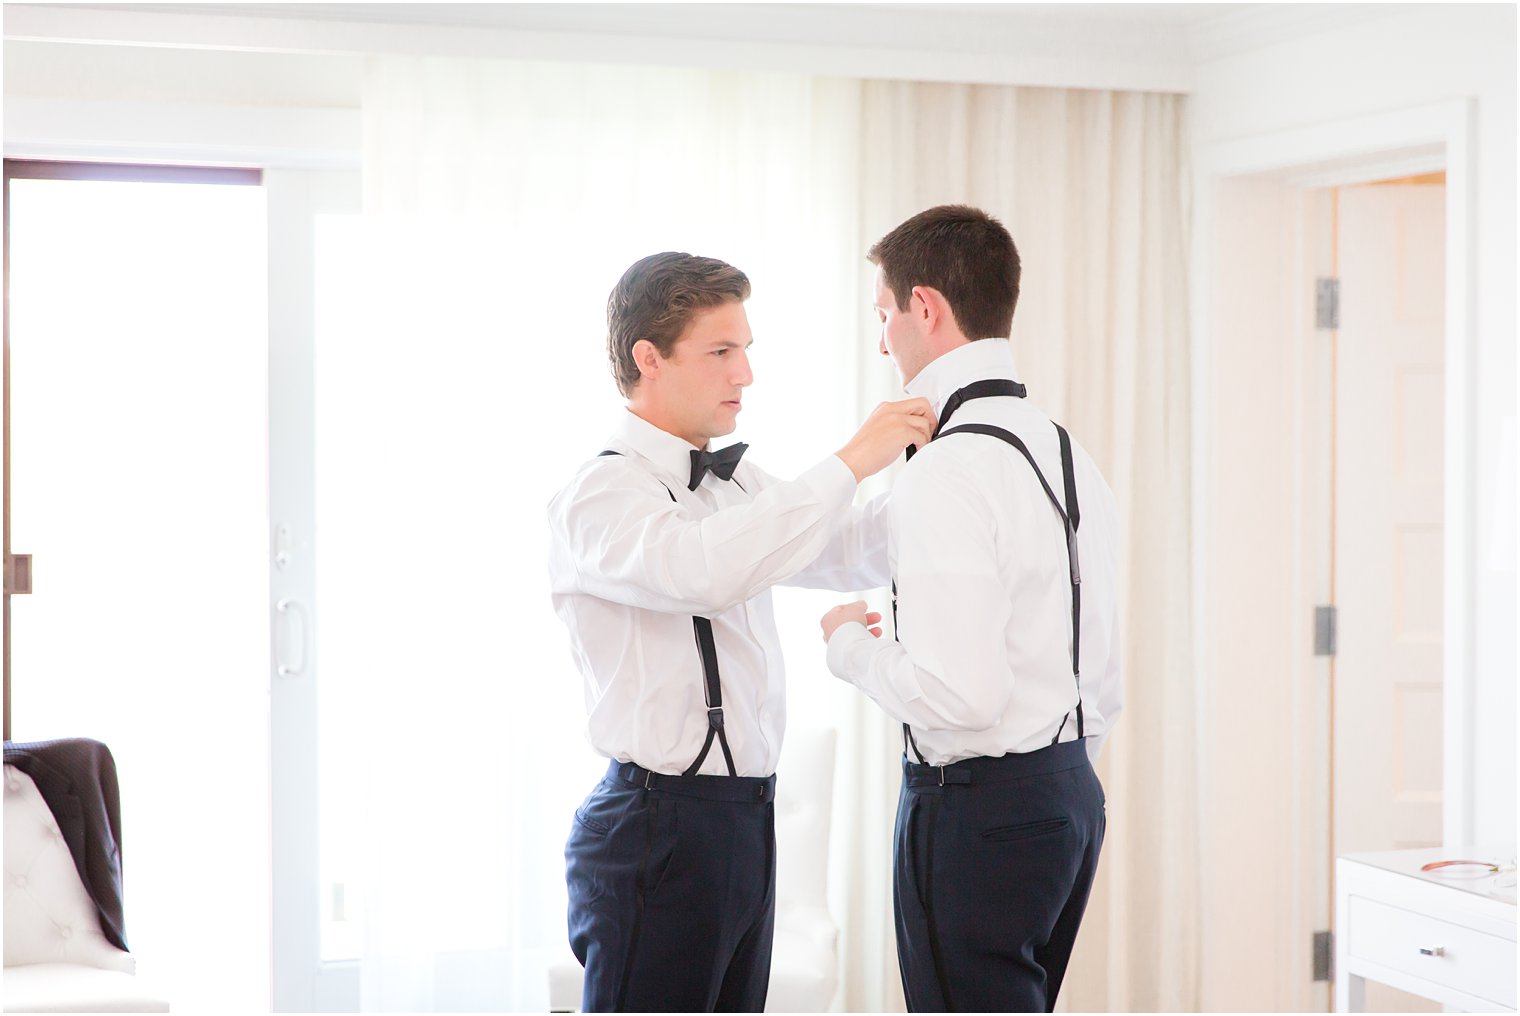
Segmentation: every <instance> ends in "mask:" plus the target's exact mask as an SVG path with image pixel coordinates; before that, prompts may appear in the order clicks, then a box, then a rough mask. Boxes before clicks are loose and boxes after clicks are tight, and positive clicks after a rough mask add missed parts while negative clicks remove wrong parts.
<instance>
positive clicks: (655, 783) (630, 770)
mask: <svg viewBox="0 0 1520 1016" xmlns="http://www.w3.org/2000/svg"><path fill="white" fill-rule="evenodd" d="M1070 743H1073V744H1075V743H1076V742H1070ZM607 778H608V779H609V780H617V781H619V782H621V783H623V784H625V785H626V786H630V787H642V788H643V789H645V790H658V791H660V793H662V794H677V795H680V796H682V797H698V798H701V799H702V800H704V801H739V802H743V801H759V802H769V801H774V800H775V799H776V777H775V775H774V774H772V775H770V776H671V775H669V774H668V773H656V772H652V771H650V770H648V769H645V768H644V767H643V766H641V765H639V764H638V763H637V762H619V761H618V760H617V759H613V760H612V763H611V764H610V765H609V766H608V767H607Z"/></svg>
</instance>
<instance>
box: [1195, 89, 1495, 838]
mask: <svg viewBox="0 0 1520 1016" xmlns="http://www.w3.org/2000/svg"><path fill="white" fill-rule="evenodd" d="M1474 117H1475V107H1474V103H1473V102H1472V101H1471V100H1466V99H1462V100H1453V101H1449V102H1439V103H1431V104H1427V105H1421V106H1413V107H1408V108H1406V109H1400V110H1395V111H1392V112H1388V113H1381V114H1377V115H1374V116H1366V117H1356V118H1351V119H1346V120H1337V121H1332V122H1328V123H1323V124H1316V125H1314V126H1312V127H1304V128H1298V129H1294V130H1287V131H1280V132H1274V133H1272V134H1262V135H1257V136H1254V137H1249V138H1242V139H1239V140H1235V141H1226V142H1220V143H1217V144H1213V145H1208V146H1205V147H1203V148H1202V149H1201V150H1200V151H1199V152H1198V156H1199V157H1198V160H1197V162H1196V163H1195V167H1196V171H1197V173H1198V177H1199V180H1200V181H1201V183H1202V186H1201V187H1200V188H1199V197H1198V203H1197V206H1196V212H1197V214H1196V216H1195V220H1194V241H1195V242H1194V265H1193V270H1194V276H1193V278H1194V288H1193V296H1192V308H1191V311H1192V323H1193V330H1192V331H1193V335H1192V360H1193V364H1194V374H1195V376H1202V375H1204V374H1205V373H1206V369H1207V366H1208V364H1209V363H1210V350H1211V347H1212V346H1213V342H1212V341H1211V336H1210V334H1209V324H1210V322H1209V316H1208V312H1207V310H1208V296H1209V265H1208V263H1207V258H1206V256H1204V255H1203V253H1202V252H1205V251H1207V250H1208V247H1207V243H1208V241H1209V240H1210V238H1211V237H1212V230H1213V225H1214V224H1213V222H1212V218H1211V215H1210V212H1211V209H1210V208H1209V196H1210V194H1211V191H1212V185H1213V184H1214V183H1216V182H1217V181H1218V180H1220V179H1224V178H1229V177H1236V176H1251V175H1256V174H1261V173H1269V172H1280V173H1284V174H1285V175H1286V180H1287V182H1288V184H1289V185H1290V186H1293V187H1297V188H1301V189H1305V190H1310V189H1320V188H1327V187H1335V186H1344V185H1348V184H1354V183H1368V182H1371V181H1373V180H1378V179H1386V178H1388V177H1391V176H1402V175H1407V174H1411V173H1419V172H1428V171H1432V170H1437V169H1444V170H1445V172H1446V278H1445V295H1446V323H1445V335H1444V339H1443V356H1444V363H1445V370H1446V391H1445V399H1446V405H1445V427H1446V433H1445V438H1444V441H1445V443H1444V452H1445V465H1444V474H1445V475H1444V477H1443V479H1444V489H1445V492H1446V493H1445V503H1444V506H1443V510H1444V512H1445V515H1444V520H1445V521H1444V524H1445V537H1444V541H1443V547H1442V554H1443V583H1442V592H1443V595H1444V597H1445V600H1444V602H1445V607H1444V610H1443V616H1442V631H1443V633H1444V637H1445V651H1444V657H1443V661H1442V665H1443V673H1442V687H1443V691H1442V699H1443V706H1444V709H1445V713H1444V729H1443V737H1444V744H1443V753H1444V757H1443V764H1444V770H1443V774H1442V779H1443V793H1444V803H1443V806H1442V836H1443V840H1444V842H1446V843H1451V844H1458V843H1467V842H1471V838H1472V829H1473V821H1472V819H1473V815H1472V786H1473V757H1472V753H1471V751H1470V750H1469V745H1470V743H1471V738H1470V735H1471V732H1472V726H1473V723H1472V720H1473V701H1472V687H1471V682H1470V680H1469V672H1470V669H1471V662H1472V660H1473V658H1474V630H1473V625H1472V621H1471V601H1472V590H1473V588H1474V571H1475V567H1476V565H1475V555H1474V549H1473V548H1474V543H1473V537H1474V531H1475V529H1476V509H1477V491H1476V485H1475V480H1476V470H1475V468H1474V459H1475V445H1474V437H1475V431H1476V427H1475V422H1474V419H1473V411H1474V407H1475V404H1476V398H1475V394H1474V393H1475V377H1474V373H1473V364H1474V363H1475V362H1476V340H1477V329H1476V320H1475V317H1474V314H1473V311H1474V300H1473V275H1472V268H1473V265H1474V262H1475V257H1474V241H1475V238H1476V233H1477V230H1476V216H1475V210H1476V200H1475V196H1476V195H1475V189H1476V182H1477V181H1476V173H1475V172H1474V168H1475V167H1474V160H1473V147H1472V143H1473V136H1474V131H1475V120H1474ZM1212 408H1213V407H1212V403H1211V393H1210V392H1209V391H1208V390H1207V389H1206V387H1205V386H1202V385H1199V386H1195V387H1194V391H1193V419H1195V420H1205V419H1208V418H1209V412H1210V411H1211V410H1212ZM1204 429H1205V428H1195V429H1194V432H1193V442H1194V444H1193V461H1194V462H1195V463H1198V467H1197V468H1198V469H1199V470H1200V471H1203V470H1207V468H1208V462H1209V459H1208V457H1207V453H1208V452H1209V451H1210V445H1209V440H1210V438H1209V435H1208V434H1206V433H1204ZM1211 479H1212V478H1211V477H1207V476H1200V477H1198V478H1197V480H1196V481H1195V483H1194V485H1193V497H1194V504H1193V511H1194V513H1195V515H1194V517H1195V518H1197V519H1203V518H1206V517H1207V516H1208V507H1209V506H1208V504H1207V503H1206V500H1207V499H1206V497H1205V493H1206V491H1207V489H1208V482H1209V481H1210V480H1211ZM1193 532H1194V546H1193V550H1194V554H1193V561H1194V565H1193V567H1194V569H1195V573H1194V576H1193V578H1194V588H1195V589H1196V590H1198V592H1197V594H1195V595H1196V602H1195V622H1196V623H1195V627H1194V631H1195V632H1197V633H1199V634H1198V635H1196V636H1195V637H1196V638H1198V639H1199V644H1198V645H1197V646H1196V647H1195V648H1196V650H1197V652H1198V659H1199V660H1200V664H1199V673H1200V674H1202V673H1204V672H1205V671H1206V669H1207V668H1206V665H1205V664H1204V663H1203V662H1202V654H1203V651H1204V643H1203V641H1202V638H1201V633H1202V632H1204V631H1206V630H1207V629H1206V627H1205V626H1206V625H1207V622H1208V619H1207V616H1206V615H1207V610H1208V607H1207V604H1208V602H1209V599H1210V593H1209V591H1208V589H1207V586H1206V581H1205V579H1206V577H1205V574H1204V569H1203V562H1204V561H1206V560H1207V557H1206V555H1207V554H1208V552H1209V550H1210V548H1209V547H1208V546H1206V543H1207V540H1206V527H1205V526H1203V525H1201V524H1200V525H1197V526H1195V528H1194V531H1193ZM1305 734H1306V732H1305V731H1304V730H1302V729H1299V730H1296V731H1295V733H1294V744H1295V746H1299V745H1302V744H1303V743H1304V741H1303V740H1302V739H1303V738H1304V736H1305Z"/></svg>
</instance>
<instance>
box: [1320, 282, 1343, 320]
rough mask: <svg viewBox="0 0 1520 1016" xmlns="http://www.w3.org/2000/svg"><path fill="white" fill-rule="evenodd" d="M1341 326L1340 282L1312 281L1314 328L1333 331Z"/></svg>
mask: <svg viewBox="0 0 1520 1016" xmlns="http://www.w3.org/2000/svg"><path fill="white" fill-rule="evenodd" d="M1340 326H1341V280H1340V279H1336V278H1320V279H1315V280H1314V327H1316V328H1323V329H1329V330H1330V331H1334V330H1335V329H1337V328H1339V327H1340Z"/></svg>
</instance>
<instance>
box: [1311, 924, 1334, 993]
mask: <svg viewBox="0 0 1520 1016" xmlns="http://www.w3.org/2000/svg"><path fill="white" fill-rule="evenodd" d="M1334 955H1335V934H1334V933H1333V932H1329V931H1316V932H1315V933H1314V980H1315V981H1328V980H1330V977H1331V974H1332V973H1333V971H1331V969H1330V967H1331V966H1332V958H1333V957H1334Z"/></svg>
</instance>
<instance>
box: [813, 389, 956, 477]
mask: <svg viewBox="0 0 1520 1016" xmlns="http://www.w3.org/2000/svg"><path fill="white" fill-rule="evenodd" d="M934 422H935V421H934V408H933V407H932V406H930V405H929V400H928V399H903V400H902V401H901V402H883V403H882V404H881V405H879V406H877V407H876V409H875V410H874V411H873V412H872V413H871V415H870V416H868V417H866V422H865V423H863V424H861V425H860V429H859V430H857V431H856V432H855V436H854V437H852V438H850V443H849V444H847V445H845V446H844V447H843V448H841V449H839V451H837V452H835V454H836V455H838V456H839V457H840V459H842V460H843V461H844V464H845V465H847V466H849V467H850V472H852V473H854V474H855V482H856V483H859V482H860V481H861V480H864V479H865V478H866V477H868V476H870V475H872V474H873V473H878V472H880V471H881V470H883V469H885V468H887V466H889V465H891V464H892V463H893V462H895V461H896V460H897V457H898V456H899V455H901V454H902V453H903V449H905V448H907V447H908V446H909V445H913V446H915V447H918V448H922V447H923V446H924V445H926V444H928V443H929V438H930V437H932V436H933V435H934Z"/></svg>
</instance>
